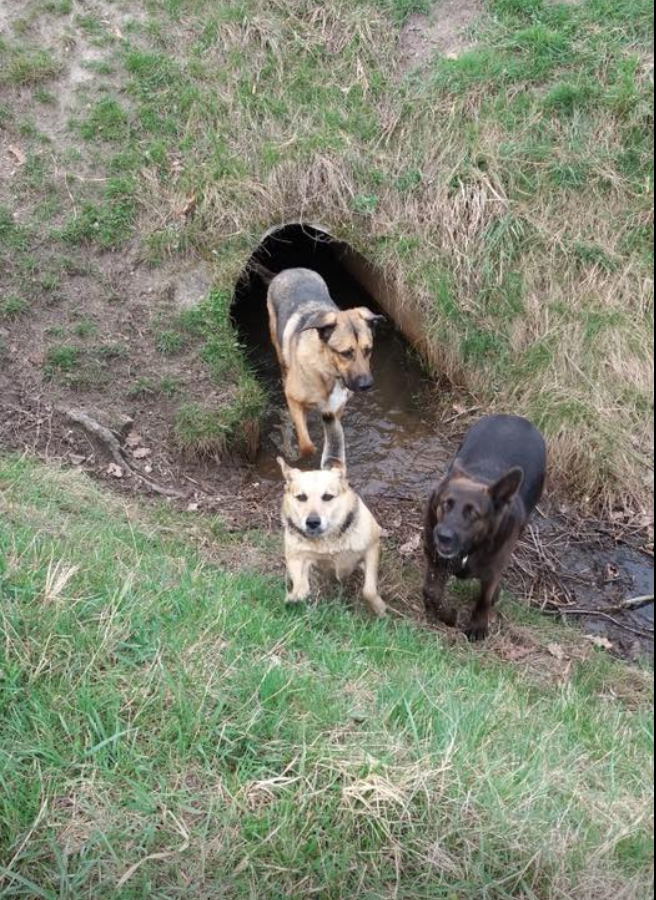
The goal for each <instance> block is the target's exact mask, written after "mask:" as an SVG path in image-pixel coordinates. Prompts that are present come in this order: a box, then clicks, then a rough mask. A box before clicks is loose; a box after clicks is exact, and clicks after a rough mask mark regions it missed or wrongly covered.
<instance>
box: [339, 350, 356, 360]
mask: <svg viewBox="0 0 656 900" xmlns="http://www.w3.org/2000/svg"><path fill="white" fill-rule="evenodd" d="M339 355H340V356H342V357H344V359H355V353H354V352H353V350H346V351H344V353H340V354H339Z"/></svg>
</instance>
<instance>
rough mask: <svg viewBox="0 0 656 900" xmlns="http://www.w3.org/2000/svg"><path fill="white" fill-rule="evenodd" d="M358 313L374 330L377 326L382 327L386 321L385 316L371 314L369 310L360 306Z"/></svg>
mask: <svg viewBox="0 0 656 900" xmlns="http://www.w3.org/2000/svg"><path fill="white" fill-rule="evenodd" d="M358 313H359V314H360V316H361V317H362V318H363V319H364V320H365V322H366V323H367V324H368V325H371V327H372V328H375V327H376V326H377V325H382V324H383V322H386V321H387V319H386V318H385V316H380V315H378V313H374V312H372V311H371V310H370V309H367V307H366V306H361V307H360V309H359V310H358Z"/></svg>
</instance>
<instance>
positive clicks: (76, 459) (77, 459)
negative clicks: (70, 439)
mask: <svg viewBox="0 0 656 900" xmlns="http://www.w3.org/2000/svg"><path fill="white" fill-rule="evenodd" d="M68 458H69V459H70V461H71V463H72V464H73V465H74V466H81V465H83V464H84V463H85V462H86V461H87V458H86V456H80V454H78V453H71V454H70V455H69V457H68Z"/></svg>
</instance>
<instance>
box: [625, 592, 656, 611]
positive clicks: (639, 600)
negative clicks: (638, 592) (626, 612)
mask: <svg viewBox="0 0 656 900" xmlns="http://www.w3.org/2000/svg"><path fill="white" fill-rule="evenodd" d="M653 602H654V595H653V594H645V596H644V597H633V599H631V600H623V601H622V603H620V608H621V609H642V608H643V607H645V606H651V604H652V603H653Z"/></svg>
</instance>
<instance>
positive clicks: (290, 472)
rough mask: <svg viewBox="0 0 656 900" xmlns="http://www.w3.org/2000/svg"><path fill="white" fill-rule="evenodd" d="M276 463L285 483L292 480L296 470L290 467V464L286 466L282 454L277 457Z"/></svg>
mask: <svg viewBox="0 0 656 900" xmlns="http://www.w3.org/2000/svg"><path fill="white" fill-rule="evenodd" d="M278 465H279V466H280V471H281V472H282V474H283V477H284V479H285V481H286V482H287V484H290V483H291V482H292V481H293V480H294V475H295V474H296V470H295V469H292V468H291V466H288V465H287V463H286V462H285V460H284V459H283V458H282V456H279V457H278Z"/></svg>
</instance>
